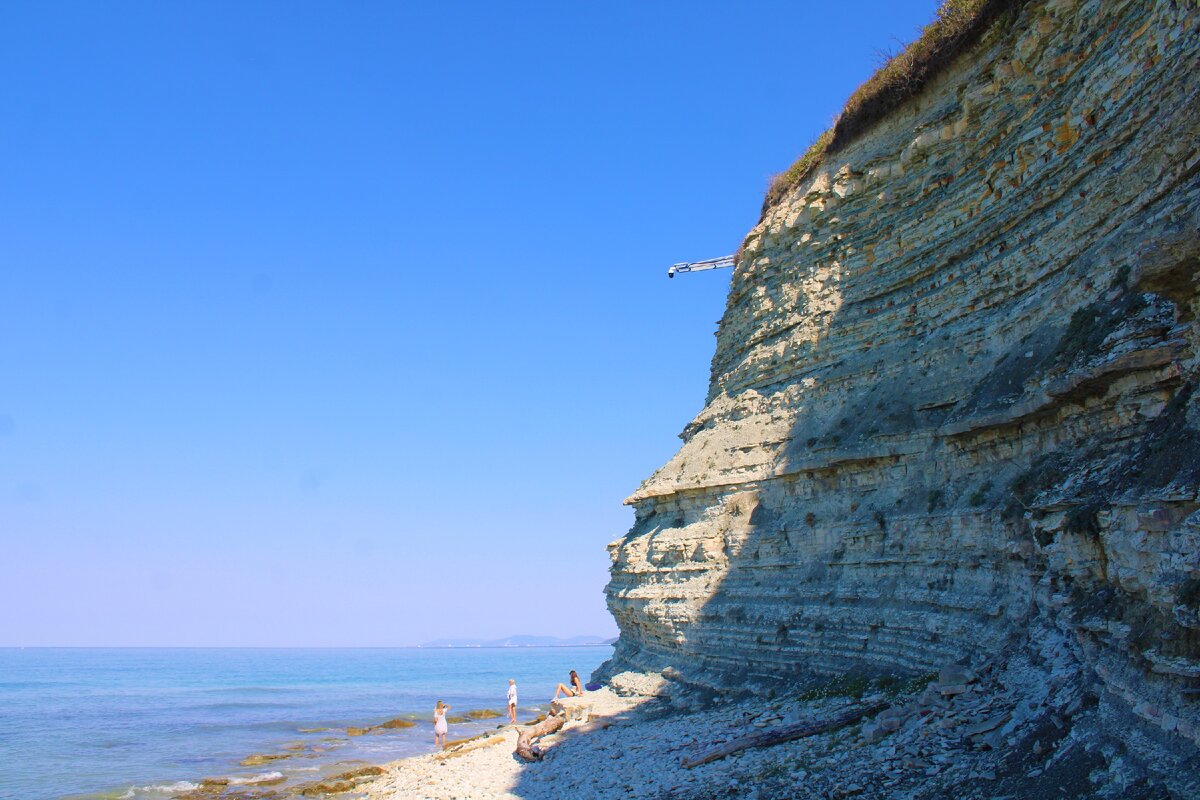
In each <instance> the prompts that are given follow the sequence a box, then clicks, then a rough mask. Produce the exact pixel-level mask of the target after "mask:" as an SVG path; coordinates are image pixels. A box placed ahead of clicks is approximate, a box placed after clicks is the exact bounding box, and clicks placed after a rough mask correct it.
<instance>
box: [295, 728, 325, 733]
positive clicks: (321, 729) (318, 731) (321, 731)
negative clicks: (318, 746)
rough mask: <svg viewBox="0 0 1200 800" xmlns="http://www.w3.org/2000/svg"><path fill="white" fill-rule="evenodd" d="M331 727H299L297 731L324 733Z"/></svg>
mask: <svg viewBox="0 0 1200 800" xmlns="http://www.w3.org/2000/svg"><path fill="white" fill-rule="evenodd" d="M327 730H329V728H297V729H296V732H297V733H324V732H325V731H327Z"/></svg>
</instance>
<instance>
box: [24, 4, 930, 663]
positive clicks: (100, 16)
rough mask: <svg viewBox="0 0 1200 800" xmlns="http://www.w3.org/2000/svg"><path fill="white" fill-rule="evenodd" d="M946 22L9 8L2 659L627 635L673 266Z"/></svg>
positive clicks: (677, 363) (712, 242)
mask: <svg viewBox="0 0 1200 800" xmlns="http://www.w3.org/2000/svg"><path fill="white" fill-rule="evenodd" d="M935 8H936V3H935V2H932V0H929V1H927V2H914V3H889V2H845V3H822V4H816V3H811V4H810V3H798V2H788V3H784V2H767V3H696V2H689V3H661V4H658V3H655V4H644V3H604V4H574V3H546V4H537V3H515V4H491V3H488V4H467V3H439V4H422V5H416V4H406V3H337V4H335V3H303V2H302V3H294V2H289V3H283V2H277V3H237V4H234V3H200V2H178V3H157V2H155V3H149V2H148V3H129V2H118V3H108V4H101V3H54V2H37V3H22V4H18V3H5V4H3V5H0V72H2V74H4V75H5V76H6V77H5V80H4V81H3V82H2V83H0V115H2V116H0V303H2V313H0V645H403V644H413V643H418V642H422V641H426V640H429V639H433V638H438V637H460V636H479V637H486V638H494V637H500V636H505V635H509V634H515V633H537V634H551V635H564V636H565V635H573V634H580V633H599V634H607V635H612V634H615V630H616V629H615V626H614V624H613V622H612V621H611V619H610V618H609V616H608V614H607V611H606V609H605V606H604V598H603V593H602V592H603V587H604V584H605V582H606V580H607V568H608V556H607V553H606V550H605V545H606V544H607V543H608V542H610V541H612V540H614V539H616V538H618V537H620V536H621V535H622V534H623V533H624V532H625V530H626V529H627V528H628V526H629V524H630V523H631V521H632V513H631V511H630V510H629V509H628V508H626V507H624V506H622V502H621V501H622V500H623V499H624V498H625V497H626V496H627V495H628V494H629V493H631V492H632V491H633V490H634V489H635V488H636V486H637V484H638V482H639V481H640V480H641V479H643V478H644V477H646V476H647V475H649V473H650V472H651V471H652V470H653V469H654V468H656V467H657V466H659V465H660V464H661V463H662V462H664V461H665V460H666V459H667V458H668V457H669V456H670V455H671V454H672V453H673V452H674V450H675V449H676V447H677V445H678V440H677V438H676V434H677V433H678V432H679V431H680V430H682V428H683V426H684V425H685V424H686V423H687V422H688V421H689V420H690V419H691V417H692V416H693V415H694V414H695V413H696V412H697V411H699V410H700V408H701V405H702V403H703V399H704V394H705V390H706V387H707V380H708V365H709V359H710V358H711V356H712V351H713V345H714V339H713V332H714V331H715V327H716V326H715V322H716V320H718V319H719V318H720V316H721V314H722V312H723V309H724V301H725V293H726V290H727V288H728V281H729V273H728V271H721V272H710V273H700V274H695V275H690V276H684V277H682V278H679V279H676V280H673V281H668V280H667V278H666V274H665V273H666V268H667V266H669V265H670V264H671V263H672V262H674V261H678V260H684V259H699V258H709V257H713V256H718V255H724V254H727V253H730V252H732V251H733V250H734V249H735V248H736V247H737V245H738V243H739V242H740V241H741V239H742V237H743V235H744V234H745V232H746V231H747V230H748V229H749V228H750V227H751V226H752V225H753V224H754V223H755V221H756V220H757V217H758V209H759V206H760V203H761V200H762V195H763V192H764V190H765V189H766V186H767V183H768V180H769V178H770V176H771V175H772V174H773V173H776V172H779V171H781V170H783V169H785V168H786V167H787V166H788V165H789V164H790V163H791V161H792V160H793V159H795V158H796V157H797V156H798V155H799V154H800V153H801V152H802V151H803V150H804V149H805V148H806V146H807V145H808V143H809V142H811V141H812V140H813V139H814V138H815V137H816V136H817V135H819V133H820V132H821V131H822V130H824V128H825V127H827V126H828V125H829V123H830V121H831V119H832V117H833V115H834V114H835V113H836V112H837V110H838V109H839V108H840V107H841V104H842V102H843V101H844V99H845V98H846V96H847V95H848V94H849V93H850V92H851V91H852V90H853V89H854V87H855V86H857V85H858V84H859V83H861V81H862V80H864V79H865V78H866V77H867V76H868V75H869V74H870V73H871V71H872V70H873V69H874V67H875V66H876V65H877V63H878V53H879V52H880V51H881V50H884V49H888V48H895V47H896V45H897V42H898V41H899V40H908V39H911V38H913V37H914V36H915V35H916V33H917V30H918V28H919V26H920V25H921V24H924V23H925V22H928V21H929V20H930V19H931V18H932V16H933V14H934V10H935Z"/></svg>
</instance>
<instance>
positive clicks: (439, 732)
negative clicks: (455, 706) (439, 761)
mask: <svg viewBox="0 0 1200 800" xmlns="http://www.w3.org/2000/svg"><path fill="white" fill-rule="evenodd" d="M449 710H450V706H448V705H446V704H445V703H443V702H442V701H441V700H438V701H437V705H436V706H435V707H434V709H433V746H434V747H439V746H440V747H445V746H446V731H447V729H448V727H449V726H447V725H446V712H447V711H449Z"/></svg>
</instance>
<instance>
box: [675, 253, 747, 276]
mask: <svg viewBox="0 0 1200 800" xmlns="http://www.w3.org/2000/svg"><path fill="white" fill-rule="evenodd" d="M732 266H733V256H721V257H720V258H710V259H709V260H708V261H681V262H679V263H678V264H672V265H671V268H670V269H669V270H667V277H668V278H674V277H675V276H676V275H678V274H680V273H682V272H700V271H702V270H706V269H721V268H723V267H732Z"/></svg>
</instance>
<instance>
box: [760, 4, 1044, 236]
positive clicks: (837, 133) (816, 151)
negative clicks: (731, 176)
mask: <svg viewBox="0 0 1200 800" xmlns="http://www.w3.org/2000/svg"><path fill="white" fill-rule="evenodd" d="M1022 2H1024V0H944V1H943V3H942V5H941V7H940V8H938V12H937V16H936V17H935V18H934V20H933V22H931V23H929V24H928V25H926V26H925V28H924V29H923V30H922V32H921V36H920V37H918V38H917V40H916V41H914V42H912V43H911V44H909V45H907V46H906V47H905V48H904V49H903V50H901V51H900V52H899V53H897V54H896V55H894V56H892V57H891V58H889V59H888V60H887V63H885V64H884V65H883V66H882V67H880V68H879V70H878V71H877V72H876V73H875V74H874V75H872V76H871V77H870V78H869V79H868V80H867V82H866V83H864V84H863V85H862V86H860V87H858V89H857V90H856V91H855V92H854V94H852V95H850V99H848V100H847V101H846V105H845V107H844V108H843V109H842V113H841V114H839V115H838V118H837V120H836V121H835V122H834V124H833V127H832V128H830V129H829V130H827V131H826V132H825V133H823V134H821V136H820V137H819V138H818V139H817V140H816V141H815V142H813V144H812V146H811V147H809V148H808V150H807V151H806V152H805V153H804V155H802V156H800V158H799V159H798V160H797V161H796V163H794V164H792V165H791V166H790V167H788V169H787V170H785V171H784V172H781V173H779V174H778V175H776V176H775V179H774V180H773V181H772V182H771V186H770V188H769V189H768V190H767V196H766V198H764V200H763V207H762V211H763V214H764V215H765V214H766V212H767V210H768V209H770V208H771V206H773V205H774V204H775V203H776V202H778V200H779V199H780V198H781V197H783V196H784V195H785V194H786V193H787V192H788V191H789V190H790V189H792V188H793V187H795V186H796V185H797V184H798V183H800V181H802V180H804V178H805V177H807V176H808V175H809V173H811V172H812V171H813V169H814V168H815V167H816V166H817V164H819V163H821V160H822V159H823V158H824V157H825V156H827V155H830V154H832V153H836V152H838V151H839V150H841V149H842V148H844V147H845V146H846V145H848V144H849V143H850V142H852V141H853V140H854V139H856V138H858V136H860V135H861V134H862V133H864V132H865V131H867V130H868V129H869V128H870V127H871V126H872V125H874V124H875V123H876V122H878V121H879V120H881V119H883V118H884V117H885V116H887V115H888V114H890V113H891V112H892V111H894V110H895V109H896V108H897V107H899V106H900V105H901V104H902V103H904V102H905V101H907V100H909V99H910V98H912V97H915V96H916V95H917V94H919V93H920V92H921V90H922V89H924V88H925V86H926V85H927V84H928V83H929V81H931V80H932V79H933V78H934V77H936V76H937V75H938V74H939V73H940V72H941V71H942V70H943V69H945V68H946V67H947V66H949V64H950V63H951V62H952V61H953V60H954V59H955V58H957V57H958V56H959V55H960V54H961V53H963V52H964V51H966V50H968V49H969V48H970V47H972V46H973V45H974V44H975V43H976V42H978V41H979V39H980V38H981V37H982V36H983V34H984V33H985V32H986V31H987V30H988V28H990V27H991V26H992V24H993V23H994V22H995V21H996V20H998V19H1000V18H1001V17H1007V18H1011V14H1009V12H1011V11H1012V10H1013V9H1015V8H1016V7H1017V6H1019V5H1020V4H1021V3H1022Z"/></svg>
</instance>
